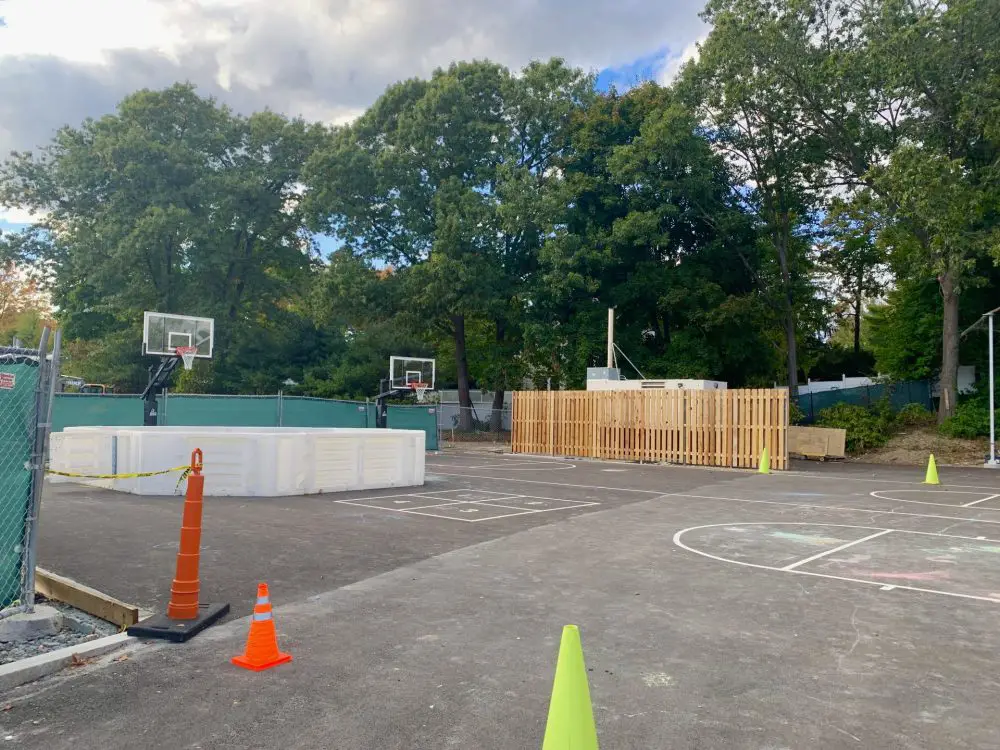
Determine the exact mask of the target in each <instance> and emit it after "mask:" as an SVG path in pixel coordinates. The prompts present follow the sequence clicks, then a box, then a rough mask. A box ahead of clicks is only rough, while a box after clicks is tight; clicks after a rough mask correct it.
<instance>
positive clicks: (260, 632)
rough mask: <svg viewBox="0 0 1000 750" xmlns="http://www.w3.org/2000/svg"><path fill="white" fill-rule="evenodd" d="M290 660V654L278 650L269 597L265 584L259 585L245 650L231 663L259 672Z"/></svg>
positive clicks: (276, 633) (276, 632)
mask: <svg viewBox="0 0 1000 750" xmlns="http://www.w3.org/2000/svg"><path fill="white" fill-rule="evenodd" d="M291 660H292V655H291V654H283V653H281V652H280V651H279V650H278V631H277V630H276V629H275V627H274V615H273V614H272V612H271V597H270V594H269V593H268V590H267V584H266V583H261V584H259V585H258V586H257V601H256V603H255V604H254V607H253V616H252V617H251V618H250V635H249V636H248V637H247V646H246V649H245V650H244V653H243V654H242V655H241V656H234V657H233V659H232V662H233V664H235V665H236V666H238V667H243V668H244V669H250V670H253V671H254V672H261V671H263V670H265V669H270V668H271V667H276V666H278V665H279V664H285V663H286V662H290V661H291Z"/></svg>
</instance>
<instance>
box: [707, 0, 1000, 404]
mask: <svg viewBox="0 0 1000 750" xmlns="http://www.w3.org/2000/svg"><path fill="white" fill-rule="evenodd" d="M706 17H707V19H708V20H710V21H711V22H713V23H715V24H716V27H717V28H718V27H720V26H724V27H731V28H734V29H740V30H741V32H742V34H743V35H744V38H745V40H746V43H747V44H750V45H753V46H754V47H755V48H756V49H758V50H759V51H760V55H759V64H760V65H761V67H762V68H763V69H764V70H766V71H767V74H768V75H770V76H772V78H773V79H774V81H775V82H776V86H777V88H778V90H780V91H781V92H782V93H783V95H787V97H788V98H789V100H790V101H791V102H792V103H793V104H794V107H795V111H796V112H797V116H798V117H799V119H800V121H801V122H802V123H803V124H804V125H805V126H806V127H808V128H810V129H811V130H812V131H813V132H814V133H815V134H816V135H817V136H818V137H819V138H820V139H821V141H822V144H823V149H824V151H825V154H826V162H825V167H826V169H825V175H826V178H825V180H824V183H825V184H827V185H830V186H836V187H838V188H839V189H841V190H847V191H857V190H862V191H869V192H870V194H871V203H872V204H873V205H875V206H877V211H876V212H875V214H874V215H875V216H878V217H880V218H881V219H882V226H881V230H882V232H881V233H882V234H884V237H882V238H881V241H882V243H883V245H884V246H885V247H886V248H887V249H889V251H890V255H891V256H892V255H895V256H896V257H890V260H891V262H892V265H893V268H894V269H895V270H897V273H899V272H901V273H902V274H903V278H908V279H912V280H913V281H914V282H915V283H918V282H919V280H921V279H927V278H930V279H934V280H936V281H937V284H938V287H939V290H940V297H941V303H942V312H943V315H942V328H941V336H942V353H943V357H942V363H941V371H940V378H941V389H942V398H941V404H940V410H939V414H938V416H939V419H944V418H946V417H947V416H949V415H950V414H951V413H952V411H953V409H954V406H955V395H956V394H955V384H956V374H957V368H958V363H959V358H958V355H959V340H958V333H959V325H958V320H959V310H960V299H961V295H962V294H963V293H965V291H967V290H968V289H969V288H970V287H971V286H974V285H975V284H977V283H978V280H977V278H976V277H975V276H974V275H973V274H971V273H970V271H971V269H972V268H974V267H975V264H976V259H977V258H978V257H981V256H983V255H985V254H987V253H988V252H989V250H990V249H991V248H992V247H995V246H996V239H995V227H996V215H997V194H998V191H997V179H996V177H997V143H998V141H997V130H996V126H995V114H996V106H995V104H993V102H995V101H996V100H997V97H998V88H997V87H998V81H1000V76H998V71H1000V55H998V52H997V45H996V39H997V38H998V35H1000V7H998V6H997V4H996V3H995V2H992V0H956V2H951V3H939V2H932V1H930V0H860V1H859V0H830V1H827V0H806V1H805V2H802V1H800V0H713V2H712V3H710V5H709V9H708V11H707V15H706ZM904 234H905V235H908V239H907V238H904V236H903V235H904Z"/></svg>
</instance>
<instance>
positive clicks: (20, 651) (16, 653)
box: [0, 596, 118, 664]
mask: <svg viewBox="0 0 1000 750" xmlns="http://www.w3.org/2000/svg"><path fill="white" fill-rule="evenodd" d="M35 601H36V603H39V604H41V603H44V604H48V605H49V606H50V607H55V608H56V609H58V610H59V611H60V612H62V615H63V627H62V630H60V631H59V632H58V633H56V634H55V635H49V636H44V637H42V638H35V639H34V640H30V641H21V642H19V643H0V664H8V663H10V662H12V661H17V660H18V659H27V658H28V657H30V656H38V655H39V654H45V653H48V652H50V651H56V650H57V649H60V648H65V647H66V646H75V645H76V644H78V643H86V642H87V641H93V640H96V639H97V638H103V637H105V636H107V635H114V634H115V633H117V632H118V627H117V626H116V625H113V624H112V623H110V622H107V621H105V620H102V619H100V618H99V617H94V616H93V615H88V614H87V613H86V612H81V611H80V610H79V609H76V608H75V607H71V606H69V605H68V604H64V603H63V602H56V601H51V600H46V599H45V598H44V597H41V596H39V597H36V600H35Z"/></svg>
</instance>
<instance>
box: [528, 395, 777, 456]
mask: <svg viewBox="0 0 1000 750" xmlns="http://www.w3.org/2000/svg"><path fill="white" fill-rule="evenodd" d="M788 409H789V399H788V391H786V390H784V389H775V390H762V389H747V390H727V391H688V390H676V391H666V390H656V391H517V392H515V393H514V404H513V434H512V436H511V450H512V451H513V452H514V453H534V454H547V455H553V456H570V457H589V458H610V459H619V460H626V461H645V462H668V463H679V464H690V465H694V466H726V467H738V468H751V467H756V466H757V465H758V463H759V461H760V454H761V451H762V450H763V449H764V447H765V446H767V449H768V451H769V452H770V454H771V467H772V468H774V469H779V470H780V469H787V468H788Z"/></svg>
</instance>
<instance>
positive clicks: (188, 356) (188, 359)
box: [174, 346, 198, 370]
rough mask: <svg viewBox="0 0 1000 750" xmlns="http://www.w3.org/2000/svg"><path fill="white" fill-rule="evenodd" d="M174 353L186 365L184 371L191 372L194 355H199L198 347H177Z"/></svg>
mask: <svg viewBox="0 0 1000 750" xmlns="http://www.w3.org/2000/svg"><path fill="white" fill-rule="evenodd" d="M174 352H175V353H176V354H177V356H179V357H180V358H181V362H183V363H184V369H185V370H190V369H191V367H192V366H193V365H194V355H196V354H197V353H198V347H197V346H177V347H174Z"/></svg>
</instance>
